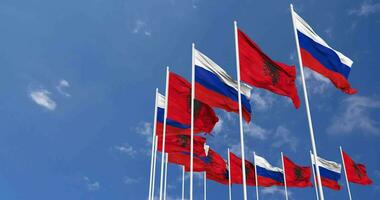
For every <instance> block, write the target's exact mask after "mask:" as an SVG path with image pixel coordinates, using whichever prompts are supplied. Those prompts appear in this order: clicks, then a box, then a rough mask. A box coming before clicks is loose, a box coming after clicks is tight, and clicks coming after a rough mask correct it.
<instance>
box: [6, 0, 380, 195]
mask: <svg viewBox="0 0 380 200" xmlns="http://www.w3.org/2000/svg"><path fill="white" fill-rule="evenodd" d="M289 3H291V1H274V0H272V1H254V0H239V1H237V0H222V1H220V0H219V1H217V0H181V1H179V0H161V1H155V0H139V1H137V0H134V1H130V0H113V1H109V0H80V1H78V0H65V1H51V0H33V1H30V0H1V1H0V27H1V28H0V46H1V47H0V97H1V98H0V199H4V200H29V199H36V200H45V199H46V200H50V199H55V200H68V199H70V200H77V199H78V200H92V199H94V200H98V199H105V200H111V199H112V200H126V199H128V200H135V199H146V197H147V193H148V182H149V165H150V156H149V153H150V143H149V141H150V135H151V132H152V121H153V109H154V108H153V107H154V90H155V88H156V87H158V88H159V90H160V91H162V92H163V91H164V85H165V82H164V80H165V66H166V65H169V66H171V69H172V70H173V71H175V72H177V73H179V74H181V75H183V76H184V77H186V78H187V79H188V80H189V78H190V71H191V69H190V65H191V43H192V42H195V43H196V45H197V48H198V49H199V50H200V51H202V52H203V53H205V54H206V55H208V56H209V57H210V58H212V59H213V60H214V61H215V62H216V63H218V64H219V65H220V66H222V67H223V68H224V69H225V70H226V71H227V72H228V73H230V74H231V75H232V76H233V77H236V70H235V53H234V38H233V37H234V35H233V20H235V19H236V20H238V23H239V26H240V28H241V29H242V30H243V31H245V32H246V33H247V34H248V35H249V36H250V37H251V38H252V39H253V40H255V41H256V42H257V43H258V44H259V45H260V46H261V47H262V48H263V50H264V51H265V52H266V53H268V54H269V55H270V56H271V57H272V58H273V59H275V60H278V61H282V62H285V63H287V64H292V65H295V64H297V56H296V49H295V41H294V36H293V30H292V24H291V16H290V12H289ZM292 3H294V5H295V9H296V11H297V12H298V13H299V14H300V15H301V16H302V17H303V18H304V19H305V20H306V21H308V23H309V24H310V25H311V26H313V27H314V28H315V30H316V31H317V32H318V33H319V34H320V36H322V37H323V38H324V39H325V40H326V41H327V42H328V43H329V44H330V45H331V46H332V47H334V48H336V49H338V50H340V51H341V52H343V53H344V54H346V55H347V56H348V57H350V58H352V60H354V65H353V67H352V71H351V75H350V79H349V80H350V82H351V83H352V85H353V87H354V88H356V89H358V90H359V93H358V94H357V95H354V96H348V95H346V94H343V93H342V92H340V91H339V90H337V89H335V88H334V87H333V86H332V84H331V83H330V82H329V81H326V80H325V79H324V78H321V77H320V76H317V75H315V74H314V73H311V72H310V71H306V72H307V73H306V75H307V77H308V78H307V84H308V89H309V92H310V96H309V97H310V104H311V111H312V115H313V119H314V128H315V135H316V142H317V148H318V153H319V155H320V156H321V157H324V158H326V159H329V160H334V161H337V162H341V161H340V154H339V145H342V146H343V148H344V150H346V151H347V152H348V153H349V155H351V156H352V157H353V158H354V159H355V160H356V161H359V162H362V163H365V164H366V166H367V169H368V174H369V175H370V177H371V178H372V179H373V181H374V184H373V185H371V186H368V187H363V186H358V185H354V184H351V189H352V195H353V198H354V199H369V200H375V199H378V197H379V196H380V157H379V155H378V154H379V152H380V147H379V142H380V112H379V111H380V93H379V92H380V81H379V75H378V74H380V68H379V65H380V61H379V60H378V57H379V53H380V47H379V46H380V42H379V41H380V40H379V38H378V37H379V35H380V2H379V1H377V0H355V1H345V0H340V1H338V0H336V1H327V0H326V1H325V0H323V1H316V0H309V1H293V2H292ZM297 71H298V68H297ZM299 83H300V82H299V80H298V82H297V85H298V91H299V95H300V97H301V100H302V102H301V108H300V109H298V110H296V109H294V107H293V105H292V104H291V103H290V102H289V101H288V100H287V99H286V98H285V97H280V96H276V95H274V94H271V93H269V92H267V91H264V90H261V89H254V90H253V98H252V100H251V104H252V107H253V114H252V117H253V123H251V124H249V125H245V127H244V128H245V129H244V130H245V138H246V147H247V149H246V155H248V158H249V159H252V157H253V156H252V152H253V151H256V152H257V154H259V155H261V156H263V157H265V158H267V159H268V160H269V161H270V162H271V163H272V164H273V165H276V166H280V164H281V163H280V152H281V151H282V152H284V154H285V155H287V156H289V157H290V158H291V159H292V160H294V161H295V162H296V163H298V164H301V165H309V164H310V159H309V154H308V153H309V149H310V148H311V146H310V138H309V132H308V127H307V118H306V113H305V106H304V105H305V104H304V101H303V93H302V87H301V85H300V84H299ZM217 113H218V115H219V117H220V122H219V123H218V125H217V128H215V130H214V132H213V136H208V137H207V142H208V143H209V144H210V145H211V147H212V148H214V149H215V150H216V151H217V152H219V153H220V154H221V155H222V156H223V157H224V158H227V148H228V147H229V148H231V149H232V151H233V152H235V153H237V154H238V153H239V132H238V117H237V115H236V114H231V113H226V112H223V111H220V110H218V111H217ZM158 164H159V162H158ZM158 166H159V165H158ZM180 174H181V171H180V170H179V167H178V166H175V165H170V166H169V177H168V195H169V196H170V198H169V197H168V200H172V199H177V198H178V197H180V183H181V180H180ZM200 177H201V176H199V175H196V179H195V180H196V182H195V192H196V194H195V197H196V199H200V198H201V197H202V195H203V194H202V184H201V183H202V179H200ZM340 183H341V185H342V190H341V191H338V192H336V191H332V190H330V189H325V196H326V199H347V198H348V197H347V191H346V188H345V182H344V177H342V180H341V181H340ZM207 184H208V188H207V189H208V197H209V199H227V198H228V190H227V187H226V186H223V185H220V184H217V183H215V182H212V181H208V183H207ZM157 187H158V186H157ZM186 190H188V180H187V182H186ZM248 192H249V194H248V196H249V199H254V188H249V190H248ZM289 192H290V199H298V200H303V199H315V193H314V188H307V189H290V190H289ZM260 195H261V197H262V198H261V199H267V200H271V199H276V200H278V199H283V196H282V195H283V190H282V188H265V189H264V188H260ZM186 196H187V197H188V194H186ZM241 198H242V187H241V186H233V199H241Z"/></svg>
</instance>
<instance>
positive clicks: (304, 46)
mask: <svg viewBox="0 0 380 200" xmlns="http://www.w3.org/2000/svg"><path fill="white" fill-rule="evenodd" d="M293 16H294V18H293V20H294V26H295V27H296V31H297V37H298V41H299V48H300V53H301V58H302V64H303V65H304V66H305V67H308V68H310V69H312V70H313V71H315V72H317V73H319V74H321V75H322V76H324V77H326V78H328V79H330V81H331V82H332V83H333V84H334V85H335V87H336V88H338V89H340V90H342V91H343V92H344V93H347V94H355V93H357V90H355V89H353V88H352V87H351V85H350V83H349V82H348V76H349V74H350V71H351V66H352V63H353V61H352V60H351V59H350V58H348V57H347V56H345V55H343V54H342V53H341V52H339V51H337V50H335V49H333V48H331V47H330V46H329V45H328V44H327V43H326V42H325V41H324V40H323V39H322V38H321V37H320V36H319V35H318V34H317V33H316V32H315V31H314V30H313V28H312V27H311V26H310V25H309V24H307V22H306V21H305V20H304V19H302V18H301V17H300V16H299V15H298V14H297V13H296V12H294V11H293Z"/></svg>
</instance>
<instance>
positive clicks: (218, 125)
mask: <svg viewBox="0 0 380 200" xmlns="http://www.w3.org/2000/svg"><path fill="white" fill-rule="evenodd" d="M222 130H223V119H221V118H219V121H218V122H217V123H216V124H215V127H214V129H213V132H214V133H215V134H216V135H217V134H219V133H220V132H221V131H222Z"/></svg>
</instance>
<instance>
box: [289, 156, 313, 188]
mask: <svg viewBox="0 0 380 200" xmlns="http://www.w3.org/2000/svg"><path fill="white" fill-rule="evenodd" d="M284 171H285V175H286V186H287V187H311V186H312V183H311V181H310V177H311V169H310V167H302V166H298V165H296V164H295V163H294V162H293V161H291V160H290V159H289V158H288V157H286V156H284Z"/></svg>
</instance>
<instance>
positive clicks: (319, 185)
mask: <svg viewBox="0 0 380 200" xmlns="http://www.w3.org/2000/svg"><path fill="white" fill-rule="evenodd" d="M290 10H291V12H292V22H293V31H294V37H295V40H296V45H297V53H298V62H299V68H300V71H301V79H302V86H303V93H304V98H305V105H306V114H307V119H308V122H309V130H310V139H311V146H312V150H313V155H314V161H315V162H314V163H315V166H316V168H317V169H316V171H317V180H318V183H319V184H318V189H319V195H320V198H321V200H324V195H323V189H322V182H321V176H320V172H319V167H318V162H317V157H318V155H317V147H316V145H315V139H314V130H313V122H312V119H311V113H310V108H309V98H308V95H307V89H306V82H305V76H304V73H303V65H302V59H301V53H300V46H299V41H298V37H297V31H296V26H295V24H294V11H293V4H290Z"/></svg>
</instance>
